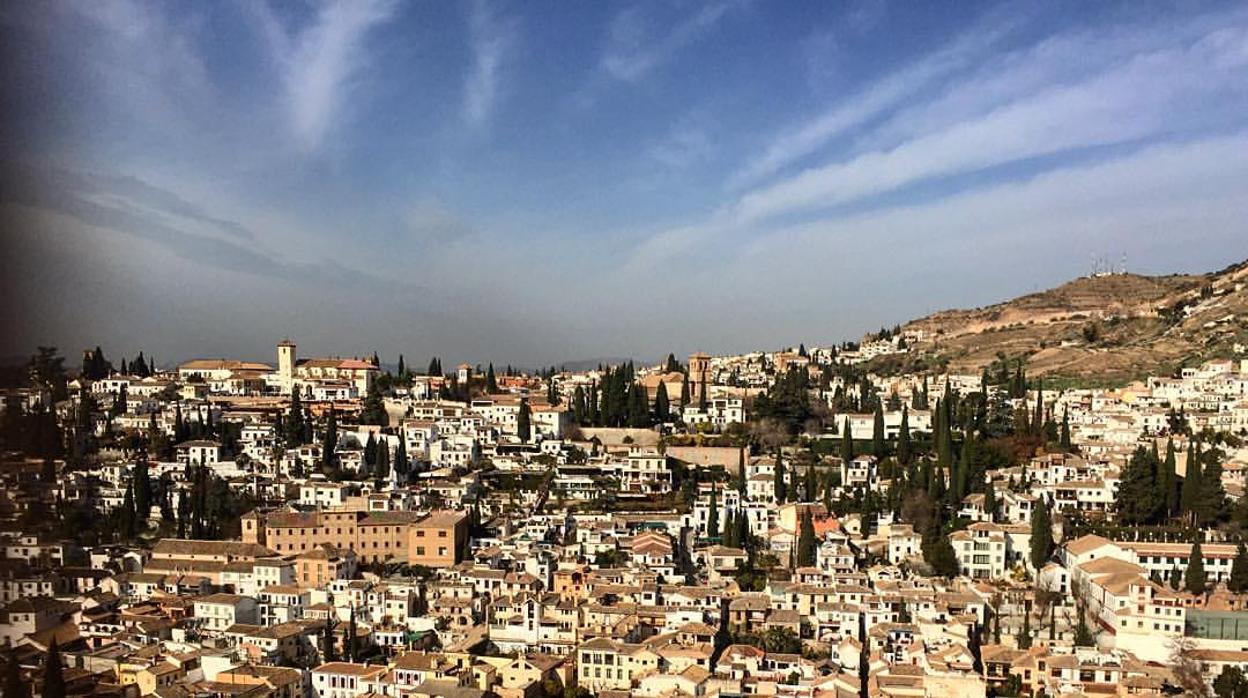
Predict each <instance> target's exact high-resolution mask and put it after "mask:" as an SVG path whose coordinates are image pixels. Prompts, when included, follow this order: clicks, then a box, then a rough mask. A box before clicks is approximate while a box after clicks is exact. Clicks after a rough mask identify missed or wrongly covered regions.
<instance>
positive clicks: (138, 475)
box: [134, 458, 152, 522]
mask: <svg viewBox="0 0 1248 698" xmlns="http://www.w3.org/2000/svg"><path fill="white" fill-rule="evenodd" d="M151 510H152V479H151V476H150V475H148V471H147V459H146V458H140V459H139V461H138V462H137V463H135V464H134V513H135V514H136V516H137V517H138V520H139V521H141V522H146V521H147V517H148V513H149V512H150V511H151Z"/></svg>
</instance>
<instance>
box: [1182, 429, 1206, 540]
mask: <svg viewBox="0 0 1248 698" xmlns="http://www.w3.org/2000/svg"><path fill="white" fill-rule="evenodd" d="M1200 475H1201V473H1200V458H1199V457H1198V456H1197V453H1196V446H1195V444H1194V443H1189V444H1188V447H1187V469H1186V470H1185V471H1184V473H1183V485H1182V488H1181V491H1180V493H1179V508H1180V509H1182V511H1183V513H1184V514H1186V515H1187V516H1188V517H1189V518H1190V520H1192V521H1195V520H1196V519H1197V509H1198V508H1199V506H1200V493H1201V482H1200Z"/></svg>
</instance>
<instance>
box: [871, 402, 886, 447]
mask: <svg viewBox="0 0 1248 698" xmlns="http://www.w3.org/2000/svg"><path fill="white" fill-rule="evenodd" d="M884 443H885V442H884V407H883V405H881V404H880V403H879V402H877V403H875V417H874V419H873V421H872V425H871V453H872V455H874V456H875V457H876V458H880V459H882V458H884Z"/></svg>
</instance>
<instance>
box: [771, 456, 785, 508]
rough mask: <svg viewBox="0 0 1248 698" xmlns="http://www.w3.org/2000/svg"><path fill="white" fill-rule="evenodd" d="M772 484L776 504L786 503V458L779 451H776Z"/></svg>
mask: <svg viewBox="0 0 1248 698" xmlns="http://www.w3.org/2000/svg"><path fill="white" fill-rule="evenodd" d="M772 485H773V491H774V494H775V497H776V504H784V501H785V494H786V492H785V481H784V460H783V459H782V458H781V456H780V452H779V451H777V452H776V468H775V473H774V477H773V480H772Z"/></svg>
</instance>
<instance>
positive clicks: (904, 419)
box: [897, 405, 912, 465]
mask: <svg viewBox="0 0 1248 698" xmlns="http://www.w3.org/2000/svg"><path fill="white" fill-rule="evenodd" d="M910 449H911V445H910V410H909V409H907V408H906V406H905V405H902V406H901V431H900V432H898V434H897V460H898V461H900V462H901V464H902V465H910V459H911V457H912V454H911V453H910Z"/></svg>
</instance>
